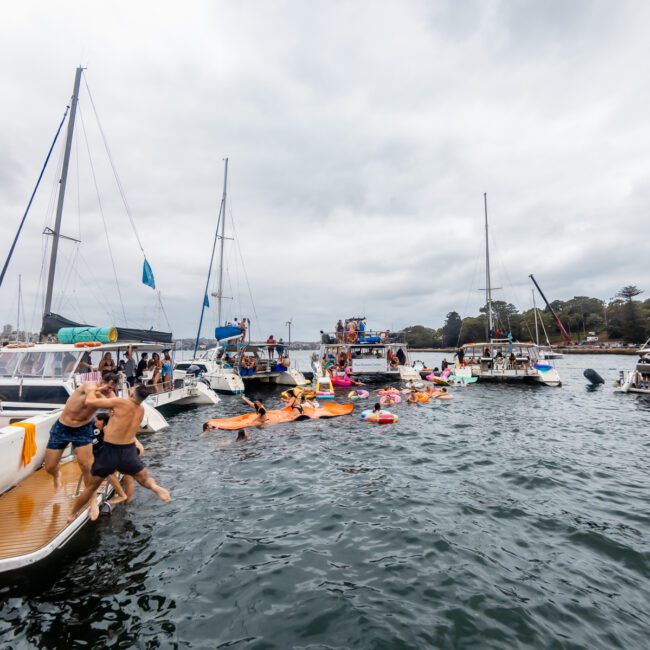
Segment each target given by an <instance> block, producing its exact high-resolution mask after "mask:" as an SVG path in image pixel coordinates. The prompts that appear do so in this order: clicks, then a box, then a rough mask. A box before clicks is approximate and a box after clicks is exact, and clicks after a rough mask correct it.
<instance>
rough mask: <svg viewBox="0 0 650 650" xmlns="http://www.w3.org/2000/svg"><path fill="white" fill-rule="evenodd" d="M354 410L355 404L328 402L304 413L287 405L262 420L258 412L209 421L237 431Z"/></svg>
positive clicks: (218, 427) (219, 426) (327, 416)
mask: <svg viewBox="0 0 650 650" xmlns="http://www.w3.org/2000/svg"><path fill="white" fill-rule="evenodd" d="M353 410H354V404H335V403H332V402H328V403H325V404H323V406H322V407H319V408H310V407H305V408H304V409H303V413H300V411H298V409H294V408H291V407H290V406H285V407H284V408H282V409H277V410H275V411H267V412H266V418H265V420H264V421H263V422H260V420H259V416H258V415H257V413H246V414H245V415H236V416H235V417H233V418H221V419H218V420H208V423H209V424H210V426H211V427H213V428H214V429H224V430H226V431H236V430H238V429H246V428H248V427H268V426H271V425H272V424H282V423H283V422H296V421H300V420H318V419H320V418H335V417H339V416H341V415H348V414H350V413H352V411H353Z"/></svg>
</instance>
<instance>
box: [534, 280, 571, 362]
mask: <svg viewBox="0 0 650 650" xmlns="http://www.w3.org/2000/svg"><path fill="white" fill-rule="evenodd" d="M531 277H532V276H531ZM532 294H533V313H534V315H535V343H536V344H537V347H538V348H539V358H540V359H562V358H563V357H564V355H563V354H562V353H561V352H556V351H555V350H554V349H553V347H552V346H551V342H550V341H549V340H548V333H547V332H546V327H545V326H544V320H543V319H542V317H541V315H539V314H538V309H537V305H536V304H535V289H533V290H532ZM539 324H541V326H542V331H543V332H544V337H545V338H546V345H540V344H539Z"/></svg>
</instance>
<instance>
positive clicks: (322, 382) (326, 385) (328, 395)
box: [314, 377, 334, 399]
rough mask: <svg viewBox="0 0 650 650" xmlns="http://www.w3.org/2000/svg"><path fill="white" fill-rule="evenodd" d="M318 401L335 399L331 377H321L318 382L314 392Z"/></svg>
mask: <svg viewBox="0 0 650 650" xmlns="http://www.w3.org/2000/svg"><path fill="white" fill-rule="evenodd" d="M314 394H315V397H316V398H317V399H334V386H332V380H331V379H330V378H329V377H319V378H318V379H317V380H316V390H315V391H314Z"/></svg>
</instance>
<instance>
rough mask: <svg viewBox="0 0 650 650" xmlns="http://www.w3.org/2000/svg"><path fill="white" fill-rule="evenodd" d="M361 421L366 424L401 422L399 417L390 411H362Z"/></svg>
mask: <svg viewBox="0 0 650 650" xmlns="http://www.w3.org/2000/svg"><path fill="white" fill-rule="evenodd" d="M361 419H362V420H363V421H364V422H373V423H375V424H393V423H394V422H399V417H398V416H397V415H395V414H394V413H391V412H390V411H383V410H382V411H379V412H378V413H377V412H376V411H370V410H368V411H362V412H361Z"/></svg>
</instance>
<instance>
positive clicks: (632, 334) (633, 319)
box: [616, 284, 647, 343]
mask: <svg viewBox="0 0 650 650" xmlns="http://www.w3.org/2000/svg"><path fill="white" fill-rule="evenodd" d="M642 293H643V290H642V289H639V288H638V287H636V286H634V285H632V284H631V285H629V286H627V287H623V288H622V289H621V290H620V291H619V292H618V293H617V294H616V295H617V296H618V297H619V298H622V299H623V300H625V301H626V302H625V304H624V305H623V309H622V311H623V314H624V323H623V328H622V329H623V339H624V340H625V341H626V342H627V343H641V342H642V339H644V338H645V335H646V333H647V332H646V328H644V327H643V325H642V324H641V319H640V318H639V310H638V302H636V301H635V300H633V298H635V297H636V296H638V295H639V294H642Z"/></svg>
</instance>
